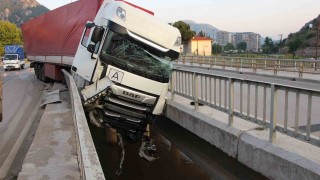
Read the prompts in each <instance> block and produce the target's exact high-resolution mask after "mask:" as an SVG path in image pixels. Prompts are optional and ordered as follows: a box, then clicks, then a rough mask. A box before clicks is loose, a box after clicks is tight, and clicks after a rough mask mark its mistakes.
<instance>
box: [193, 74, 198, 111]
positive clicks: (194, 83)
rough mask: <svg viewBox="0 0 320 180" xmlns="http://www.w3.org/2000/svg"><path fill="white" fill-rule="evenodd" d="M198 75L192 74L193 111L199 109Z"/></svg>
mask: <svg viewBox="0 0 320 180" xmlns="http://www.w3.org/2000/svg"><path fill="white" fill-rule="evenodd" d="M198 88H199V87H198V75H197V73H193V89H194V109H195V110H198V109H199V104H198Z"/></svg>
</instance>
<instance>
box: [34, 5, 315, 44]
mask: <svg viewBox="0 0 320 180" xmlns="http://www.w3.org/2000/svg"><path fill="white" fill-rule="evenodd" d="M37 1H38V2H39V3H40V4H42V5H44V6H46V7H47V8H49V9H51V10H52V9H55V8H57V7H60V6H63V5H65V4H68V3H70V2H73V1H75V0H73V1H72V0H54V1H52V0H37ZM127 1H128V2H130V3H133V4H136V5H139V6H141V7H144V8H146V9H148V10H151V11H153V12H154V13H155V16H157V17H158V18H160V19H162V20H163V21H165V22H176V21H179V20H193V21H195V22H197V23H206V24H211V25H212V26H214V27H216V28H218V29H219V30H224V31H229V32H255V33H258V34H260V35H261V36H263V37H266V36H269V37H271V38H272V39H273V40H279V39H280V34H283V38H286V37H287V36H288V35H289V34H290V33H294V32H297V31H299V30H300V28H301V27H302V26H304V24H305V23H307V22H308V21H310V20H312V19H314V18H316V17H318V16H319V14H320V0H158V1H155V0H127Z"/></svg>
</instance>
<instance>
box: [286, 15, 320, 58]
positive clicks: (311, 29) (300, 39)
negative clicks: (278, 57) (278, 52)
mask: <svg viewBox="0 0 320 180" xmlns="http://www.w3.org/2000/svg"><path fill="white" fill-rule="evenodd" d="M317 33H320V15H319V16H318V17H316V18H314V19H313V20H311V21H309V22H307V23H305V24H304V25H303V26H302V28H301V29H300V30H299V31H298V32H296V33H291V34H289V36H288V37H287V38H286V39H284V40H285V48H287V50H290V51H291V52H294V53H295V54H297V55H299V56H302V57H308V56H309V57H310V56H311V57H313V56H315V49H316V47H318V48H319V45H318V46H317V41H318V44H319V41H320V40H319V39H320V38H319V37H317ZM318 51H319V52H320V50H319V49H318ZM318 55H319V53H318Z"/></svg>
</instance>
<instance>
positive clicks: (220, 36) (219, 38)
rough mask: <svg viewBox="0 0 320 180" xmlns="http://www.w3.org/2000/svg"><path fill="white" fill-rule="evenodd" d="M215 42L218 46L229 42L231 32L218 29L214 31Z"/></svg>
mask: <svg viewBox="0 0 320 180" xmlns="http://www.w3.org/2000/svg"><path fill="white" fill-rule="evenodd" d="M216 43H217V44H219V45H220V46H225V45H227V44H228V43H231V34H230V33H229V32H227V31H218V32H217V33H216Z"/></svg>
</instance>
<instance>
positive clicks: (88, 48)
mask: <svg viewBox="0 0 320 180" xmlns="http://www.w3.org/2000/svg"><path fill="white" fill-rule="evenodd" d="M94 49H95V45H94V44H89V45H88V47H87V50H88V51H89V52H91V53H94Z"/></svg>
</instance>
